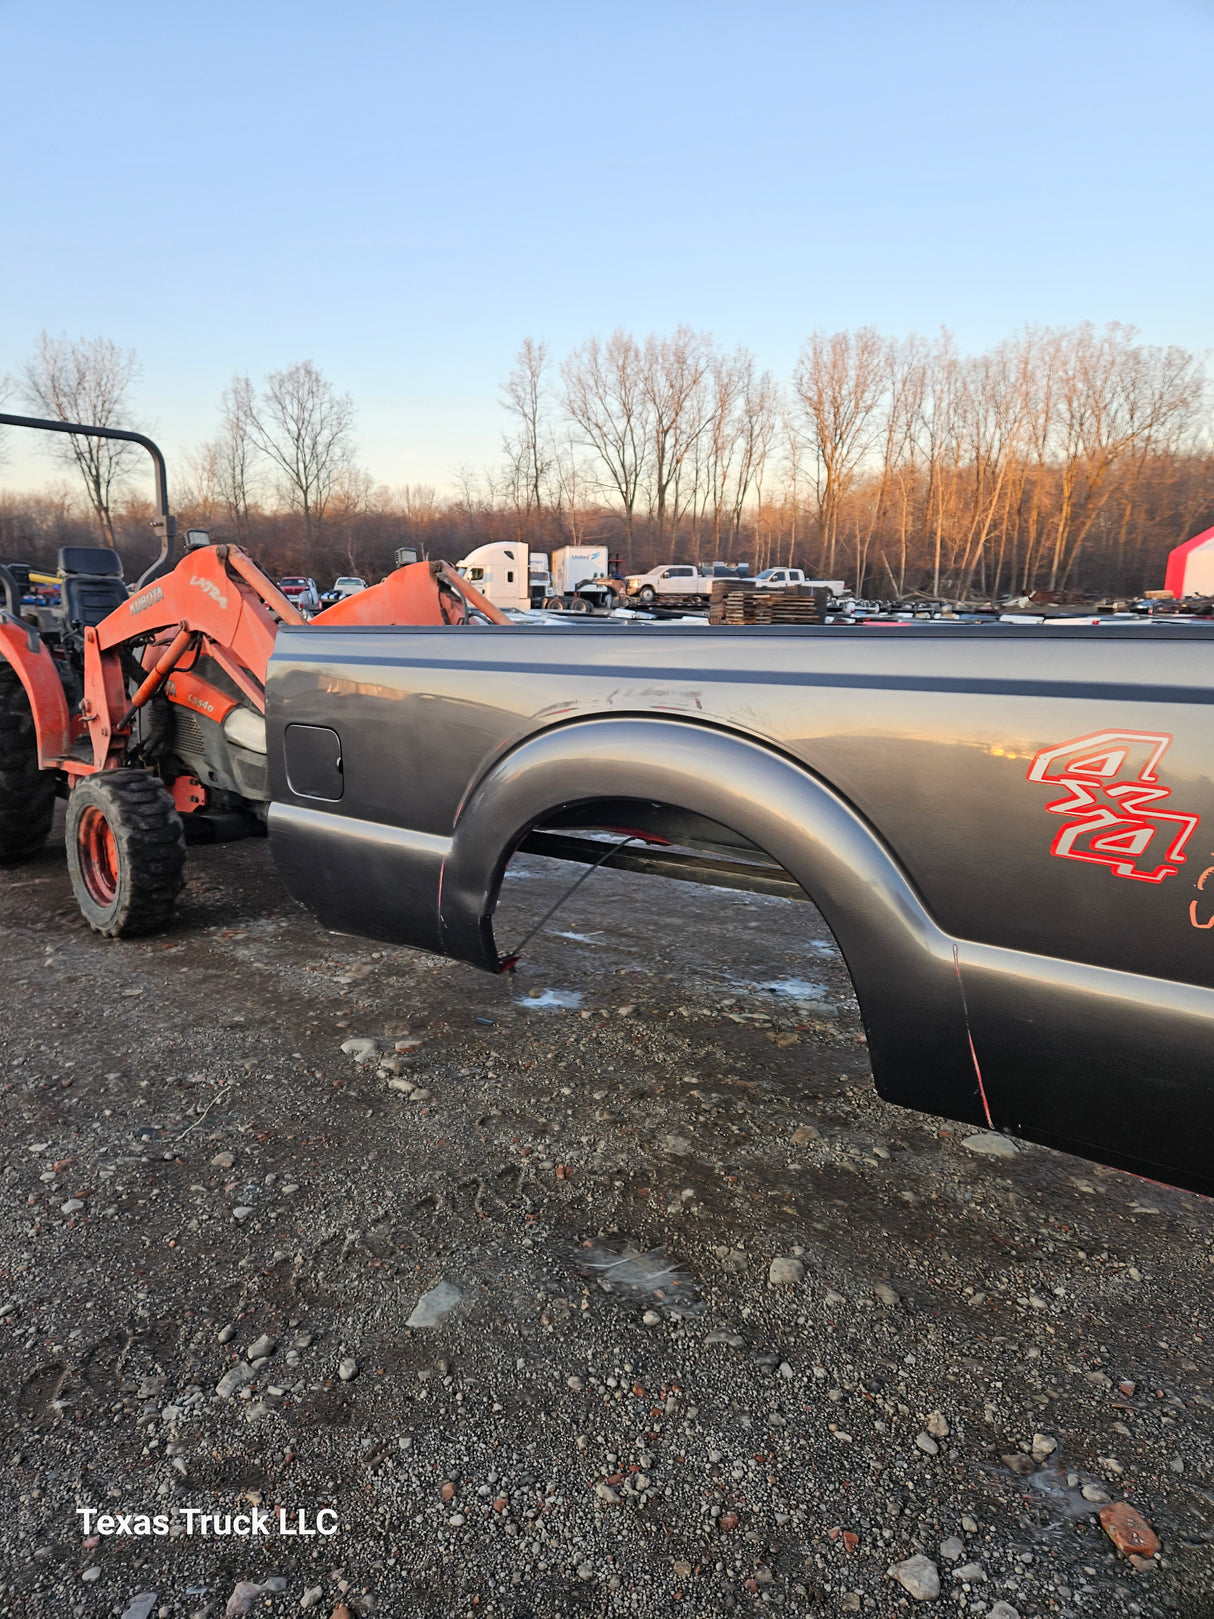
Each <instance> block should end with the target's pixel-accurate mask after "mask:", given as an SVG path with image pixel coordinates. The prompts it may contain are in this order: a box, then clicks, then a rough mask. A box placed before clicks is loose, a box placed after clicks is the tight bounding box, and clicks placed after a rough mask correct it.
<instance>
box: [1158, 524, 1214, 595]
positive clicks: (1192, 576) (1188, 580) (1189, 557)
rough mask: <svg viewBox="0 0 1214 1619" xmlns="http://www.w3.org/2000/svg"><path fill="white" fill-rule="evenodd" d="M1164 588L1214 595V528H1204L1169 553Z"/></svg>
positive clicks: (1174, 591) (1176, 592)
mask: <svg viewBox="0 0 1214 1619" xmlns="http://www.w3.org/2000/svg"><path fill="white" fill-rule="evenodd" d="M1163 583H1164V588H1165V589H1166V590H1170V591H1171V592H1172V594H1173V596H1175V597H1176V599H1177V600H1179V599H1180V598H1181V597H1182V596H1214V528H1207V529H1203V530H1202V532H1201V533H1200V534H1195V535H1194V536H1193V538H1192V539H1191V540H1186V541H1185V542H1184V544H1183V545H1178V546H1177V547H1176V549H1175V550H1174V551H1173V552H1171V554H1170V555H1169V557H1168V571H1167V573H1166V575H1165V576H1164V581H1163Z"/></svg>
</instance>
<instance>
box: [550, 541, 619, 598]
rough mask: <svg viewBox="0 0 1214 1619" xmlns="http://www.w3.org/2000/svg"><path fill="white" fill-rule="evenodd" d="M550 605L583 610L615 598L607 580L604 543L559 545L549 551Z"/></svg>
mask: <svg viewBox="0 0 1214 1619" xmlns="http://www.w3.org/2000/svg"><path fill="white" fill-rule="evenodd" d="M552 598H555V599H551V605H552V606H553V607H556V606H558V605H559V606H560V607H563V608H565V609H572V610H573V611H575V612H577V611H586V610H587V609H589V608H591V607H609V606H611V604H612V602H613V601H614V595H613V593H612V590H611V587H610V586H609V585H608V584H607V547H606V546H605V545H562V546H561V547H560V549H559V550H557V551H554V552H553V553H552Z"/></svg>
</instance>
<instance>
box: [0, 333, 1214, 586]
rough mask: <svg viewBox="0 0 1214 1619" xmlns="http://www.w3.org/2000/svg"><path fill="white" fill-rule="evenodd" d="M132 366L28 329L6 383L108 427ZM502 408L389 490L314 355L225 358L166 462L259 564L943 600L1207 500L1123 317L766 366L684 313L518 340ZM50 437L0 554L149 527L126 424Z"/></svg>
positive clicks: (1200, 425)
mask: <svg viewBox="0 0 1214 1619" xmlns="http://www.w3.org/2000/svg"><path fill="white" fill-rule="evenodd" d="M137 376H138V366H137V361H136V357H135V356H134V355H133V354H131V353H129V352H128V351H122V350H119V349H118V348H116V347H115V346H114V345H113V344H112V343H109V342H108V341H107V340H105V339H93V340H87V341H72V340H69V339H67V338H59V339H53V338H50V337H48V336H46V335H45V334H44V336H43V338H42V339H41V342H40V344H39V348H38V351H37V353H36V354H35V356H34V357H33V359H32V360H31V361H30V363H29V365H28V366H27V367H26V369H25V372H24V374H23V376H22V378H21V379H19V381H18V382H17V384H15V385H10V391H13V392H16V393H17V395H18V396H19V397H20V398H21V400H22V401H23V402H24V403H25V404H26V405H27V406H28V407H29V408H30V410H31V411H32V412H33V413H35V414H40V415H48V416H57V417H59V418H60V419H65V420H86V421H91V422H96V423H98V424H99V425H103V426H105V425H114V426H129V425H131V420H132V407H131V403H130V395H131V391H132V389H133V387H134V384H135V381H136V379H137ZM501 403H502V406H503V410H504V413H505V421H506V424H507V425H506V428H505V431H504V432H503V435H502V455H501V459H500V461H499V463H497V464H496V465H494V466H492V467H489V468H486V469H483V470H479V471H478V470H475V469H472V468H468V467H460V468H457V469H455V470H454V471H453V474H452V482H453V485H454V487H453V489H451V490H450V491H447V492H439V491H438V490H436V489H435V488H434V487H432V486H429V485H420V484H411V485H404V486H400V487H397V488H395V489H390V488H388V487H386V486H383V485H380V484H377V483H376V482H375V480H374V479H373V478H372V477H371V476H370V475H369V474H368V473H367V472H365V471H364V470H362V469H361V468H360V467H359V464H358V459H357V447H356V442H355V438H354V405H353V401H352V400H351V399H350V397H349V396H348V395H346V394H341V393H339V392H338V391H337V390H336V389H335V387H334V386H333V385H332V384H331V383H330V382H329V380H328V379H327V378H326V377H324V376H323V375H322V373H321V372H320V371H319V370H318V369H317V368H316V367H315V366H314V365H313V364H312V363H311V362H310V361H301V362H298V363H296V364H294V365H291V366H287V367H285V368H284V369H282V370H280V371H275V372H271V373H270V374H269V375H268V376H267V377H266V378H264V379H263V381H262V382H261V383H260V384H259V385H254V383H253V382H252V381H251V379H250V378H249V377H247V376H237V377H234V378H233V380H232V382H231V384H230V386H229V388H228V389H227V390H226V391H225V393H224V395H223V398H222V400H221V402H220V408H219V412H218V423H217V430H216V432H215V434H214V436H213V437H212V438H211V439H210V440H208V441H207V442H206V443H205V444H202V445H200V446H198V447H197V448H196V449H195V450H194V451H193V452H191V453H190V454H189V455H188V456H187V457H186V458H185V464H184V466H183V467H182V468H180V469H177V470H176V471H175V473H173V474H171V475H172V476H173V482H174V489H173V498H174V505H175V507H176V508H177V510H178V511H179V513H180V514H181V517H182V520H183V521H185V522H190V523H195V524H198V525H200V526H204V527H208V528H210V529H211V530H212V532H213V533H214V534H215V535H216V537H217V538H228V539H232V540H235V541H238V542H239V543H241V544H243V545H246V546H248V548H249V549H250V550H252V551H253V552H254V553H255V554H256V555H257V556H258V557H259V559H260V560H261V561H262V562H263V564H264V565H265V566H266V567H267V568H268V569H269V570H270V571H271V572H274V573H276V574H283V573H306V574H311V575H313V576H315V577H318V578H321V577H324V576H326V575H331V574H334V573H338V572H353V573H359V574H362V575H364V576H367V577H372V576H374V577H378V576H379V575H380V574H382V573H383V572H385V571H386V570H387V569H388V568H389V567H390V566H391V557H392V552H393V550H394V549H395V548H396V547H397V546H399V545H402V544H410V543H411V544H415V545H418V546H419V547H420V548H421V549H422V550H423V551H424V552H426V553H427V554H429V555H432V556H443V557H446V558H447V559H448V560H452V561H454V560H456V559H457V558H458V557H459V556H461V555H463V554H464V553H465V552H466V551H468V550H470V549H471V548H472V547H473V546H475V545H477V544H483V543H485V542H487V541H489V540H496V539H512V540H515V541H525V542H527V543H529V544H530V545H531V546H532V547H533V548H536V549H539V550H546V551H551V550H552V549H554V548H555V547H556V546H558V545H561V544H567V543H577V544H587V543H598V544H605V545H606V546H607V547H608V549H609V551H610V552H611V553H612V554H613V555H615V556H617V557H618V558H619V561H620V566H621V568H622V570H623V571H625V572H634V571H643V570H644V569H646V568H647V567H650V566H653V565H655V564H657V563H661V562H666V561H690V562H694V563H699V564H708V563H711V562H713V561H716V560H722V561H731V562H738V561H746V562H749V563H750V565H751V567H752V568H753V569H754V570H755V571H758V570H759V569H761V568H763V567H767V566H772V565H774V564H787V565H799V566H802V567H804V568H805V569H806V571H807V572H809V573H811V574H814V575H816V576H819V577H826V578H843V579H846V580H847V581H848V583H849V584H851V585H852V586H853V587H854V588H855V589H856V590H857V592H858V593H859V594H861V595H873V596H885V597H888V596H898V597H901V596H906V595H908V594H911V593H920V594H926V595H944V596H948V597H952V598H960V599H991V598H995V599H999V598H1006V597H1012V596H1018V595H1025V594H1029V593H1031V592H1033V591H1035V590H1036V591H1052V592H1055V593H1058V592H1068V591H1078V592H1087V593H1093V594H1098V595H1110V596H1116V595H1130V594H1135V593H1137V592H1139V591H1141V590H1143V589H1147V588H1151V587H1154V586H1158V585H1159V584H1161V583H1162V578H1163V568H1164V559H1165V557H1166V554H1167V552H1168V550H1169V549H1170V548H1171V547H1172V546H1173V545H1175V544H1177V543H1178V542H1179V541H1180V540H1182V539H1184V538H1187V537H1188V536H1189V535H1190V534H1192V533H1193V532H1195V531H1196V530H1197V529H1199V528H1201V527H1204V526H1206V525H1208V524H1210V523H1212V522H1214V489H1212V485H1211V477H1210V474H1211V472H1212V471H1214V449H1212V447H1211V438H1210V426H1211V417H1210V408H1209V406H1210V400H1209V392H1208V384H1207V379H1206V376H1205V372H1204V368H1203V364H1202V360H1201V357H1200V356H1198V355H1197V354H1195V353H1193V352H1192V351H1190V350H1187V349H1184V348H1180V347H1175V346H1172V347H1160V346H1155V345H1150V344H1145V343H1143V342H1141V341H1140V340H1139V336H1138V334H1137V333H1136V332H1135V331H1134V329H1133V328H1132V327H1128V326H1123V325H1119V324H1111V325H1108V326H1106V327H1104V328H1101V329H1097V328H1096V327H1094V326H1092V325H1089V324H1081V325H1077V326H1072V327H1058V328H1043V327H1035V328H1026V329H1025V330H1024V331H1022V332H1020V333H1018V334H1017V335H1016V336H1014V337H1011V338H1008V339H1007V340H1005V341H1004V342H1002V343H999V344H996V345H995V346H994V347H992V348H990V349H988V350H986V351H984V352H983V353H980V354H970V355H967V354H963V353H962V352H960V350H959V349H958V347H957V345H956V343H955V341H954V339H953V338H952V337H951V335H950V334H948V333H947V332H945V333H942V334H940V336H938V337H937V338H935V339H932V340H925V339H922V338H918V337H908V338H901V339H898V338H891V337H888V336H885V335H883V334H881V333H879V332H877V331H875V330H873V329H872V328H868V327H862V328H860V329H858V330H855V331H844V332H835V333H826V332H814V333H812V334H811V335H810V336H809V337H808V338H807V339H806V341H805V343H804V345H803V346H802V349H801V351H800V353H799V355H798V356H797V359H796V363H795V365H794V366H793V368H792V371H791V374H790V376H789V377H788V378H787V379H783V380H781V379H777V378H774V377H773V376H772V375H771V373H770V372H767V371H764V370H762V369H761V368H760V367H759V366H758V364H757V362H756V360H755V357H754V355H753V354H752V353H750V351H749V350H747V349H746V348H744V347H739V348H734V349H723V348H721V347H720V346H719V345H717V344H716V343H715V342H714V341H713V340H712V338H711V336H710V335H709V334H707V333H704V332H696V331H694V330H692V329H691V328H690V327H686V326H680V327H679V328H678V329H677V330H676V331H675V332H673V333H672V334H669V335H665V336H663V335H659V334H654V335H650V336H649V337H646V338H644V339H638V338H637V337H635V336H634V335H633V334H631V333H628V332H625V331H623V330H617V331H616V332H613V333H612V334H611V335H610V336H609V337H608V338H606V339H600V338H595V337H592V338H589V339H587V341H586V342H584V343H583V344H581V345H580V346H579V347H577V348H575V349H573V350H572V351H570V352H569V353H568V354H566V355H564V356H562V357H560V358H559V359H556V358H554V357H553V356H552V354H551V352H550V350H549V348H548V346H547V345H546V344H545V343H543V342H539V341H537V340H534V339H531V338H528V339H526V340H525V341H524V342H523V344H522V345H521V347H520V349H519V351H518V354H517V356H516V358H515V362H514V365H513V367H512V369H511V370H510V372H509V374H508V376H507V377H506V378H505V379H504V381H503V384H502V392H501ZM53 453H57V454H58V455H59V456H60V457H61V459H62V460H63V461H64V462H65V463H66V465H67V466H68V467H69V468H70V469H71V470H72V471H73V472H74V473H75V475H76V481H75V484H74V485H73V484H60V485H58V486H54V487H52V489H51V490H50V491H47V492H43V493H40V494H37V495H30V494H20V493H16V492H4V491H2V490H0V549H2V550H3V552H4V553H5V554H6V555H9V556H22V555H25V554H29V555H32V556H35V560H41V561H43V562H46V561H49V560H50V558H49V556H48V555H47V554H46V553H47V552H48V551H53V547H54V545H56V544H59V543H64V538H63V537H64V536H67V538H69V539H74V540H76V541H77V542H80V541H81V540H83V543H88V533H89V530H90V529H91V531H92V534H93V535H94V536H98V537H100V538H101V540H102V542H103V543H106V544H111V543H114V542H115V540H116V539H117V540H121V541H123V542H124V543H126V544H131V543H134V544H135V546H136V548H138V547H139V546H140V545H142V546H143V548H144V549H149V545H148V541H147V539H146V530H142V531H141V528H140V525H141V524H142V523H143V522H144V521H145V520H146V515H147V514H146V511H145V503H143V502H141V501H140V500H139V499H137V498H136V497H135V496H134V495H133V494H132V493H131V490H132V482H131V473H132V471H133V470H134V462H133V460H132V451H131V447H129V446H124V445H122V444H116V443H115V442H114V441H108V440H78V439H75V438H65V440H64V442H63V443H62V444H56V445H55V446H54V447H53ZM134 453H135V454H136V455H137V454H139V453H140V452H137V451H136V452H134ZM80 490H82V491H83V496H84V498H83V500H81V499H80V498H79V494H78V491H80ZM94 543H95V542H94ZM23 546H24V548H25V549H24V552H23V551H22V547H23Z"/></svg>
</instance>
